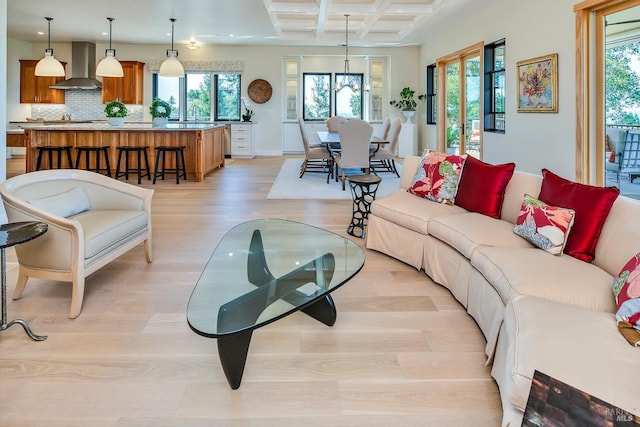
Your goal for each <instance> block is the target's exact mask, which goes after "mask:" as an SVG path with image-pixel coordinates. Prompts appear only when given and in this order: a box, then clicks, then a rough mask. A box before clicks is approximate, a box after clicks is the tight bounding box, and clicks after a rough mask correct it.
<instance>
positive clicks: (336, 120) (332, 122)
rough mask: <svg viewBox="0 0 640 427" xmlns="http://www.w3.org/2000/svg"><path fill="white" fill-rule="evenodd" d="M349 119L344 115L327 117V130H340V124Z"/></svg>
mask: <svg viewBox="0 0 640 427" xmlns="http://www.w3.org/2000/svg"><path fill="white" fill-rule="evenodd" d="M347 121H348V120H347V119H346V118H344V117H342V116H333V117H329V118H328V119H327V130H328V131H329V132H338V129H340V126H342V125H343V124H345V123H346V122H347Z"/></svg>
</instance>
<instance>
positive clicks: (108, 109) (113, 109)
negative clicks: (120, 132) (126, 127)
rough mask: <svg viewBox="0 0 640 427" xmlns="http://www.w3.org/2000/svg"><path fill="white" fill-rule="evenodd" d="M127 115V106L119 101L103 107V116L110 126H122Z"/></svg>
mask: <svg viewBox="0 0 640 427" xmlns="http://www.w3.org/2000/svg"><path fill="white" fill-rule="evenodd" d="M128 113H129V112H128V111H127V106H126V105H124V104H123V103H122V102H121V101H120V100H119V99H114V100H112V101H109V102H107V104H106V105H105V106H104V114H105V115H106V116H107V120H108V121H109V124H110V125H111V126H122V124H123V123H124V118H125V117H127V114H128Z"/></svg>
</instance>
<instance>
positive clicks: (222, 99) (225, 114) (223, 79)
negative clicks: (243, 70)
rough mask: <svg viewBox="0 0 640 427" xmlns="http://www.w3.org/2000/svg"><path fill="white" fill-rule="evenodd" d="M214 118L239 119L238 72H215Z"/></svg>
mask: <svg viewBox="0 0 640 427" xmlns="http://www.w3.org/2000/svg"><path fill="white" fill-rule="evenodd" d="M214 80H215V88H216V92H215V93H216V104H215V106H216V113H215V119H216V120H240V74H216V75H215V79H214Z"/></svg>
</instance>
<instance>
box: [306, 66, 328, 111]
mask: <svg viewBox="0 0 640 427" xmlns="http://www.w3.org/2000/svg"><path fill="white" fill-rule="evenodd" d="M302 93H303V109H302V114H303V118H304V120H316V121H318V120H326V119H328V118H329V117H331V96H330V94H331V73H303V74H302Z"/></svg>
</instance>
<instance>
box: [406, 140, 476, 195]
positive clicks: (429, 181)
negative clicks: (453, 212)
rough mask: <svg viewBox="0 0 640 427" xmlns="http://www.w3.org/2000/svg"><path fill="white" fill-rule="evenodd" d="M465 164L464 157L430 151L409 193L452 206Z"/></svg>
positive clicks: (421, 164)
mask: <svg viewBox="0 0 640 427" xmlns="http://www.w3.org/2000/svg"><path fill="white" fill-rule="evenodd" d="M463 164H464V157H461V156H456V155H452V154H446V153H441V152H438V151H430V152H429V153H428V154H427V155H426V156H424V157H423V158H422V161H421V162H420V165H419V166H418V170H417V171H416V175H415V177H414V178H413V184H412V185H411V187H409V188H408V189H407V191H408V192H409V193H411V194H415V195H416V196H419V197H424V198H426V199H429V200H431V201H434V202H438V203H446V204H449V205H452V204H453V201H454V199H455V196H456V192H457V190H458V180H459V178H460V171H461V170H462V165H463Z"/></svg>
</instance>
